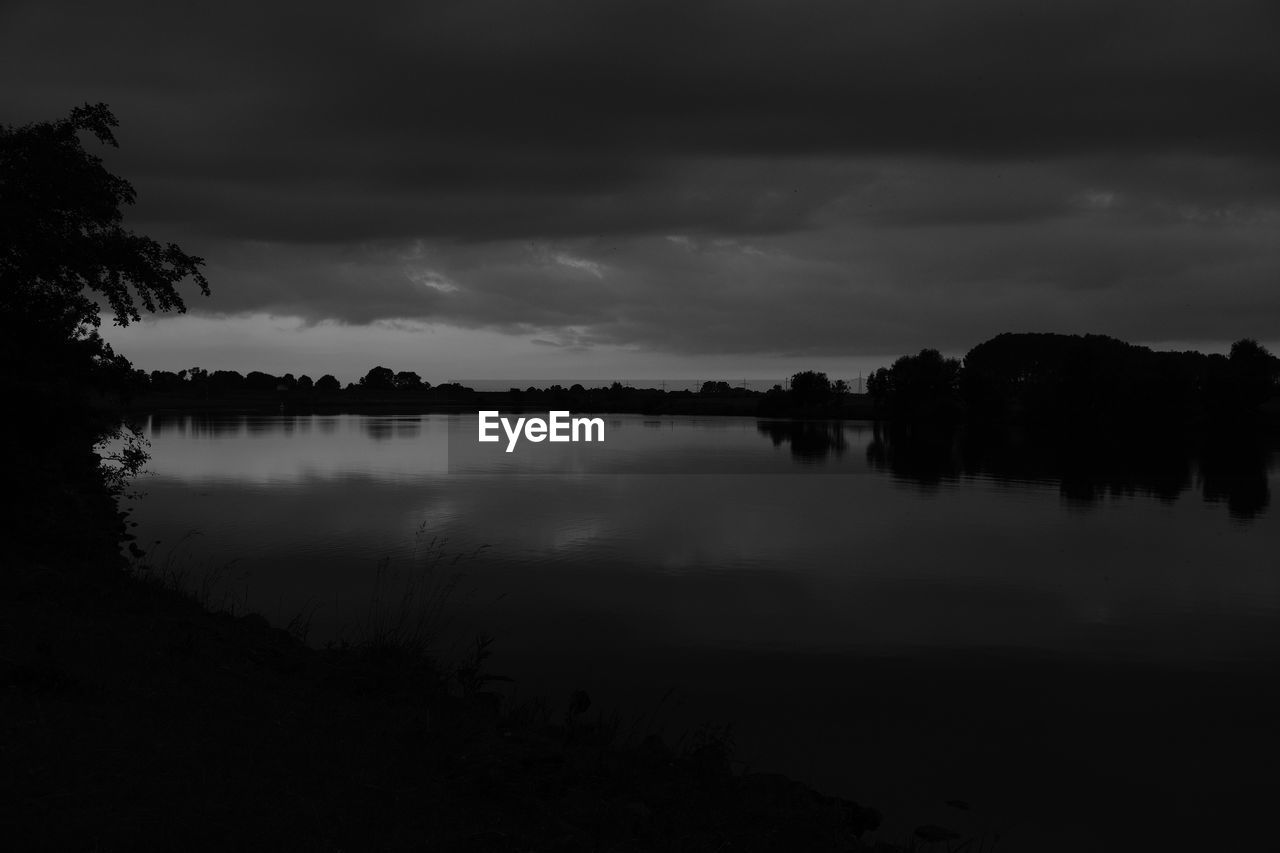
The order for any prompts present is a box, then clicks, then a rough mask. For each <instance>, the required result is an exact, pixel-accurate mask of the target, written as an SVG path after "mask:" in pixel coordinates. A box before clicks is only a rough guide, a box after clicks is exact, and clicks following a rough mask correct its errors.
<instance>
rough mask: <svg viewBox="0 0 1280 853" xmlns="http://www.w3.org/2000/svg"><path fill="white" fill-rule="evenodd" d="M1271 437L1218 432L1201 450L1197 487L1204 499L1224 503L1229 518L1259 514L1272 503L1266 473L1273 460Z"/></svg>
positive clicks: (1251, 516)
mask: <svg viewBox="0 0 1280 853" xmlns="http://www.w3.org/2000/svg"><path fill="white" fill-rule="evenodd" d="M1274 448H1275V442H1274V440H1273V441H1272V442H1267V441H1264V440H1258V438H1257V437H1256V436H1255V437H1253V438H1252V440H1249V439H1248V438H1246V439H1245V440H1240V439H1239V437H1238V436H1224V435H1218V436H1215V437H1214V440H1212V441H1206V442H1205V443H1204V445H1203V447H1202V450H1201V453H1200V459H1199V462H1200V466H1199V467H1200V490H1201V493H1202V494H1203V496H1204V499H1205V500H1206V501H1210V502H1212V503H1220V502H1224V501H1225V502H1226V504H1227V512H1229V513H1231V517H1232V518H1239V519H1250V518H1254V517H1255V516H1258V515H1261V514H1262V512H1263V511H1264V510H1265V509H1266V508H1267V506H1268V505H1269V504H1270V503H1271V485H1270V482H1269V478H1268V475H1269V474H1270V473H1271V467H1272V464H1273V461H1274V456H1273V453H1272V451H1273V450H1274Z"/></svg>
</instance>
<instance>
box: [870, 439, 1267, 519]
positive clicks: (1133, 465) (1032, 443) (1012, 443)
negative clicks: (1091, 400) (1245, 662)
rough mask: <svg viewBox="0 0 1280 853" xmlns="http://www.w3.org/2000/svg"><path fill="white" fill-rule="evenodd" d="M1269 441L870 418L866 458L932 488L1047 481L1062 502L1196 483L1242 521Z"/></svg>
mask: <svg viewBox="0 0 1280 853" xmlns="http://www.w3.org/2000/svg"><path fill="white" fill-rule="evenodd" d="M1276 444H1277V441H1276V437H1275V436H1274V435H1272V436H1267V435H1264V434H1263V433H1260V432H1258V431H1256V430H1250V429H1240V430H1236V431H1231V432H1213V433H1210V432H1206V433H1200V434H1181V433H1177V432H1171V433H1169V434H1147V433H1141V434H1134V433H1122V434H1116V433H1114V432H1107V431H1102V430H1096V431H1089V430H1085V429H1080V430H1072V431H1062V432H1052V431H1039V432H1036V433H1034V434H1031V433H1027V432H1024V431H1018V430H997V429H990V430H976V429H948V428H945V427H941V428H938V427H921V426H919V425H915V426H912V425H905V424H894V425H887V424H877V425H876V427H875V429H874V433H873V437H872V440H871V442H870V443H869V444H868V445H867V451H866V453H867V462H868V463H869V464H870V465H871V466H872V467H873V468H876V469H878V470H882V471H887V472H889V473H890V474H892V475H893V476H894V477H897V478H899V479H902V480H906V481H909V482H912V483H915V484H916V485H918V486H919V487H921V488H922V489H926V490H930V491H931V490H933V489H936V488H937V486H938V485H939V484H940V483H942V482H946V481H948V480H955V479H958V478H960V477H964V476H984V477H990V478H992V479H995V480H997V481H1001V482H1036V483H1048V484H1056V485H1057V486H1058V489H1059V492H1060V494H1061V495H1062V498H1063V500H1064V501H1065V502H1067V503H1068V504H1070V505H1072V506H1080V507H1089V506H1093V505H1094V504H1096V503H1097V502H1098V501H1100V500H1101V499H1103V498H1105V497H1109V496H1120V495H1125V496H1132V495H1143V496H1146V497H1152V498H1155V499H1156V500H1159V501H1161V502H1165V503H1171V502H1173V501H1174V500H1176V499H1177V498H1178V497H1179V496H1180V495H1181V494H1182V493H1183V492H1185V491H1187V490H1188V489H1190V488H1191V487H1192V486H1193V484H1194V483H1195V482H1196V474H1197V472H1198V473H1199V483H1200V488H1201V491H1202V494H1203V497H1204V499H1205V500H1206V501H1211V502H1225V503H1226V504H1227V509H1228V511H1229V512H1230V514H1231V515H1232V517H1234V518H1239V519H1250V518H1254V517H1255V516H1257V515H1259V514H1261V513H1262V512H1263V511H1264V510H1265V509H1266V508H1267V506H1268V504H1269V503H1270V498H1271V496H1270V486H1269V483H1268V477H1267V475H1268V471H1269V468H1270V465H1271V460H1272V458H1273V450H1274V448H1275V447H1276Z"/></svg>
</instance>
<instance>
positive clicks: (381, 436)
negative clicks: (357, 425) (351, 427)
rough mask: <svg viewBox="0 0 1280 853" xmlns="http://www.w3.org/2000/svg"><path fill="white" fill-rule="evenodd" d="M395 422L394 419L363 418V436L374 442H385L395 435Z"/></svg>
mask: <svg viewBox="0 0 1280 853" xmlns="http://www.w3.org/2000/svg"><path fill="white" fill-rule="evenodd" d="M395 430H396V422H395V419H394V418H365V419H364V431H365V434H366V435H368V436H369V438H372V439H373V440H374V441H386V440H387V439H389V438H391V436H392V435H394V434H395Z"/></svg>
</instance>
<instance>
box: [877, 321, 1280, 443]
mask: <svg viewBox="0 0 1280 853" xmlns="http://www.w3.org/2000/svg"><path fill="white" fill-rule="evenodd" d="M1278 390H1280V358H1277V357H1276V356H1274V355H1272V354H1271V353H1270V352H1269V351H1268V350H1267V349H1266V347H1264V346H1262V345H1261V344H1259V343H1258V342H1257V341H1255V340H1252V339H1249V338H1244V339H1241V340H1238V341H1236V342H1235V343H1234V344H1232V345H1231V349H1230V352H1229V353H1228V354H1227V355H1222V354H1218V353H1211V354H1206V353H1201V352H1195V351H1185V352H1175V351H1157V350H1152V349H1150V348H1149V347H1145V346H1139V345H1136V344H1130V343H1126V342H1125V341H1121V340H1118V339H1116V338H1112V337H1107V336H1105V335H1061V334H1048V333H1021V334H1014V333H1005V334H1001V335H997V336H996V337H994V338H991V339H990V340H988V341H984V342H983V343H981V344H978V345H977V346H976V347H974V348H973V349H971V350H969V352H968V353H967V354H966V355H965V356H964V358H963V360H961V359H955V358H944V357H943V356H942V355H941V354H940V353H939V352H938V351H937V350H933V349H925V350H921V351H920V352H919V353H918V354H916V355H911V356H903V357H902V358H899V359H898V360H897V361H895V362H894V363H893V365H892V366H890V367H887V368H880V369H879V370H877V371H875V372H874V373H873V374H872V375H871V376H870V377H869V378H868V380H867V393H868V394H869V395H870V397H871V399H872V401H873V403H874V405H875V406H876V409H877V411H878V413H880V414H881V415H882V416H884V417H886V418H888V419H891V420H899V421H933V422H951V421H956V420H960V419H964V420H967V421H974V422H984V423H989V422H1015V421H1025V422H1039V423H1046V422H1052V421H1062V422H1077V421H1092V422H1106V421H1110V422H1115V423H1118V424H1119V423H1124V422H1144V421H1145V422H1149V421H1151V420H1156V419H1162V420H1170V421H1182V422H1185V421H1199V420H1239V419H1241V418H1250V417H1254V416H1256V415H1257V414H1258V412H1259V410H1261V409H1262V408H1263V407H1264V405H1266V404H1267V403H1268V401H1270V400H1271V399H1272V398H1273V397H1275V396H1276V394H1277V391H1278Z"/></svg>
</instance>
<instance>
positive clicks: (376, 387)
mask: <svg viewBox="0 0 1280 853" xmlns="http://www.w3.org/2000/svg"><path fill="white" fill-rule="evenodd" d="M395 387H396V375H395V373H394V372H393V371H392V370H391V369H390V368H388V367H381V366H379V367H375V368H373V369H372V370H370V371H369V372H368V373H366V374H365V375H364V376H363V377H362V378H361V379H360V388H361V390H364V391H392V390H394V389H395Z"/></svg>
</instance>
